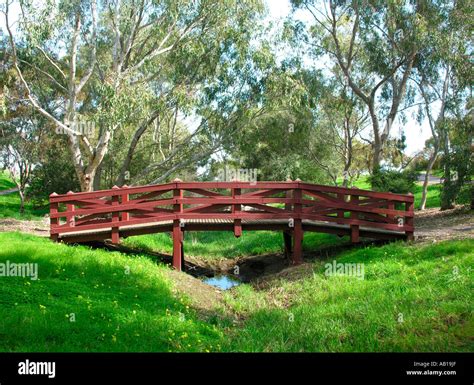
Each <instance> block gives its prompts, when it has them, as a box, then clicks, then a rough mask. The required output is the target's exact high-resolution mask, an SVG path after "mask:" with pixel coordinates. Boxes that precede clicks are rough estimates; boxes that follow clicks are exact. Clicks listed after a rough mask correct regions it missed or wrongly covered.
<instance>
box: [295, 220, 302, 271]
mask: <svg viewBox="0 0 474 385" xmlns="http://www.w3.org/2000/svg"><path fill="white" fill-rule="evenodd" d="M293 234H294V236H293V243H294V244H293V260H292V263H293V265H299V264H301V263H303V224H302V223H301V219H295V229H294V233H293Z"/></svg>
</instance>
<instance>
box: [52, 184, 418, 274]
mask: <svg viewBox="0 0 474 385" xmlns="http://www.w3.org/2000/svg"><path fill="white" fill-rule="evenodd" d="M413 200H414V199H413V196H412V195H400V194H392V193H382V192H375V191H367V190H360V189H355V188H344V187H331V186H322V185H315V184H311V183H304V182H301V181H287V182H182V181H180V180H175V181H173V182H172V183H167V184H162V185H148V186H139V187H127V186H123V187H121V188H119V187H114V188H112V189H110V190H101V191H94V192H81V193H72V192H69V193H67V194H64V195H58V194H55V193H53V194H51V195H50V217H51V229H50V233H51V239H53V240H55V241H63V242H68V243H81V242H89V241H97V240H106V239H111V240H112V242H113V243H119V242H120V238H125V237H129V236H133V235H141V234H150V233H158V232H170V233H172V235H173V266H174V267H175V268H176V269H177V270H181V268H182V266H184V253H183V232H185V231H213V230H218V231H221V230H228V231H233V232H234V234H235V236H236V237H240V236H241V235H242V231H243V230H276V231H282V232H283V236H284V245H285V253H286V255H287V256H288V257H290V256H291V260H292V262H293V263H294V264H298V263H301V262H302V241H303V234H304V232H305V231H315V232H322V233H330V234H337V235H340V236H343V235H348V236H350V238H351V241H352V242H353V243H357V242H359V238H360V237H364V238H372V239H413V231H414V227H413V215H414V214H413Z"/></svg>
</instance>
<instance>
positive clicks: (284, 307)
mask: <svg viewBox="0 0 474 385" xmlns="http://www.w3.org/2000/svg"><path fill="white" fill-rule="evenodd" d="M473 246H474V242H473V241H448V242H443V243H441V244H436V245H431V246H423V247H419V246H405V245H404V244H403V243H394V244H390V245H387V246H384V247H380V248H377V247H370V248H366V249H362V250H360V249H359V250H354V251H350V252H346V253H344V254H342V255H341V256H339V257H338V258H337V262H338V263H339V262H340V263H363V264H364V271H365V279H364V280H359V279H357V278H354V277H326V276H325V274H324V272H325V267H324V263H323V262H319V263H314V265H313V267H312V271H310V273H309V274H307V276H306V277H305V278H303V279H299V280H296V281H293V282H291V281H290V282H288V281H285V280H284V279H281V280H279V281H277V282H274V283H273V284H272V288H271V290H270V294H269V292H261V291H260V292H259V291H256V290H254V289H252V288H251V287H249V286H240V287H238V288H237V289H236V294H234V295H233V296H232V298H230V299H229V301H231V303H232V304H233V306H234V308H236V309H238V310H240V311H241V312H242V313H243V314H250V316H249V317H248V319H247V320H246V322H245V326H244V327H243V328H242V329H236V330H235V331H234V333H233V338H231V339H229V342H228V343H227V344H226V345H225V346H224V349H228V350H237V351H290V352H297V351H331V352H334V351H341V352H342V351H345V352H346V351H472V350H473V348H474V340H473V337H472V336H473V335H474V334H473V332H474V323H473V317H472V312H473V303H474V302H473V299H474V298H473V294H472V293H474V290H473V289H474V287H473V286H474V285H473V282H474V281H473V273H472V271H471V267H472V264H473V262H474V254H473V251H472V250H473ZM330 262H331V261H330ZM456 271H457V272H458V274H456V273H455V272H456ZM272 292H273V293H272ZM288 302H290V304H289V306H288ZM271 303H279V304H280V308H273V309H269V304H271Z"/></svg>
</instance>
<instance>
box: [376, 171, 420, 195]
mask: <svg viewBox="0 0 474 385" xmlns="http://www.w3.org/2000/svg"><path fill="white" fill-rule="evenodd" d="M416 179H417V173H416V172H415V171H411V170H404V171H401V172H400V171H396V170H384V169H379V170H376V171H375V172H374V173H373V174H372V175H370V176H369V177H368V180H369V182H370V185H371V186H372V189H374V190H375V191H387V192H393V193H398V194H408V193H409V192H411V193H413V192H414V190H415V181H416Z"/></svg>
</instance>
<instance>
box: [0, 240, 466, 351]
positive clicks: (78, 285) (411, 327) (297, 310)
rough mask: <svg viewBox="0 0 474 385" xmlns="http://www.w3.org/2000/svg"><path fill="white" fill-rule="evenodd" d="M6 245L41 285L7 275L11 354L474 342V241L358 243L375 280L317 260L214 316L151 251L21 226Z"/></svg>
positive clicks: (1, 252)
mask: <svg viewBox="0 0 474 385" xmlns="http://www.w3.org/2000/svg"><path fill="white" fill-rule="evenodd" d="M0 244H1V245H2V248H0V262H1V263H5V262H6V261H10V262H18V263H20V262H21V263H25V262H29V263H37V264H38V266H39V279H38V280H31V279H28V278H21V277H0V280H1V281H2V284H1V285H0V303H1V306H0V336H1V338H0V350H1V351H413V350H415V351H441V350H447V351H468V350H471V351H472V350H473V347H474V346H473V338H472V336H473V335H474V333H473V330H474V329H473V318H472V311H473V303H474V301H473V295H472V293H473V292H474V290H473V289H474V287H473V279H472V278H473V277H472V271H471V267H472V265H473V262H474V254H473V251H472V250H473V248H474V242H473V241H468V240H466V241H448V242H443V243H439V244H433V245H429V246H419V245H410V246H407V245H405V244H403V243H394V244H390V245H386V246H383V247H378V248H377V247H370V248H364V249H355V250H352V251H350V252H345V253H343V254H341V255H340V256H338V257H337V261H338V262H342V263H363V264H364V265H363V266H364V279H358V278H355V277H347V276H346V277H334V276H326V275H325V274H324V273H325V270H326V269H325V266H324V263H325V262H321V261H315V262H314V263H311V264H305V265H303V266H301V267H299V268H296V269H294V270H292V271H293V272H294V275H291V274H290V275H287V276H285V277H282V278H280V279H275V280H273V281H270V282H267V284H266V286H265V287H264V288H262V289H261V290H257V289H255V288H254V287H252V286H250V285H241V286H239V287H237V288H235V289H233V291H231V292H227V293H226V294H225V296H224V299H223V300H224V302H225V307H222V308H221V307H220V306H219V307H217V308H216V309H215V311H213V312H208V313H206V314H202V313H200V312H199V311H198V309H197V308H194V307H193V305H192V303H193V302H192V301H191V299H192V298H190V297H188V296H186V295H184V294H181V293H180V292H178V291H177V290H176V283H178V282H179V280H180V279H184V278H185V277H186V278H187V279H189V277H187V276H185V275H184V273H179V274H176V273H173V275H171V273H172V271H171V270H170V269H169V268H168V267H166V266H163V265H160V264H158V265H157V264H156V263H154V262H153V261H151V260H149V259H148V258H146V257H144V256H134V257H130V256H125V255H121V254H120V253H112V252H106V251H100V250H90V249H88V248H86V247H83V246H77V247H72V246H65V245H61V244H52V243H51V242H50V241H48V240H47V239H40V238H38V237H35V236H30V235H24V234H19V233H2V234H0ZM326 262H327V261H326ZM330 262H332V261H330ZM172 277H173V278H172ZM292 277H293V278H292ZM222 309H226V310H225V311H224V310H222ZM72 315H74V317H75V320H74V321H75V322H72ZM235 319H236V320H237V322H233V320H235Z"/></svg>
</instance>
